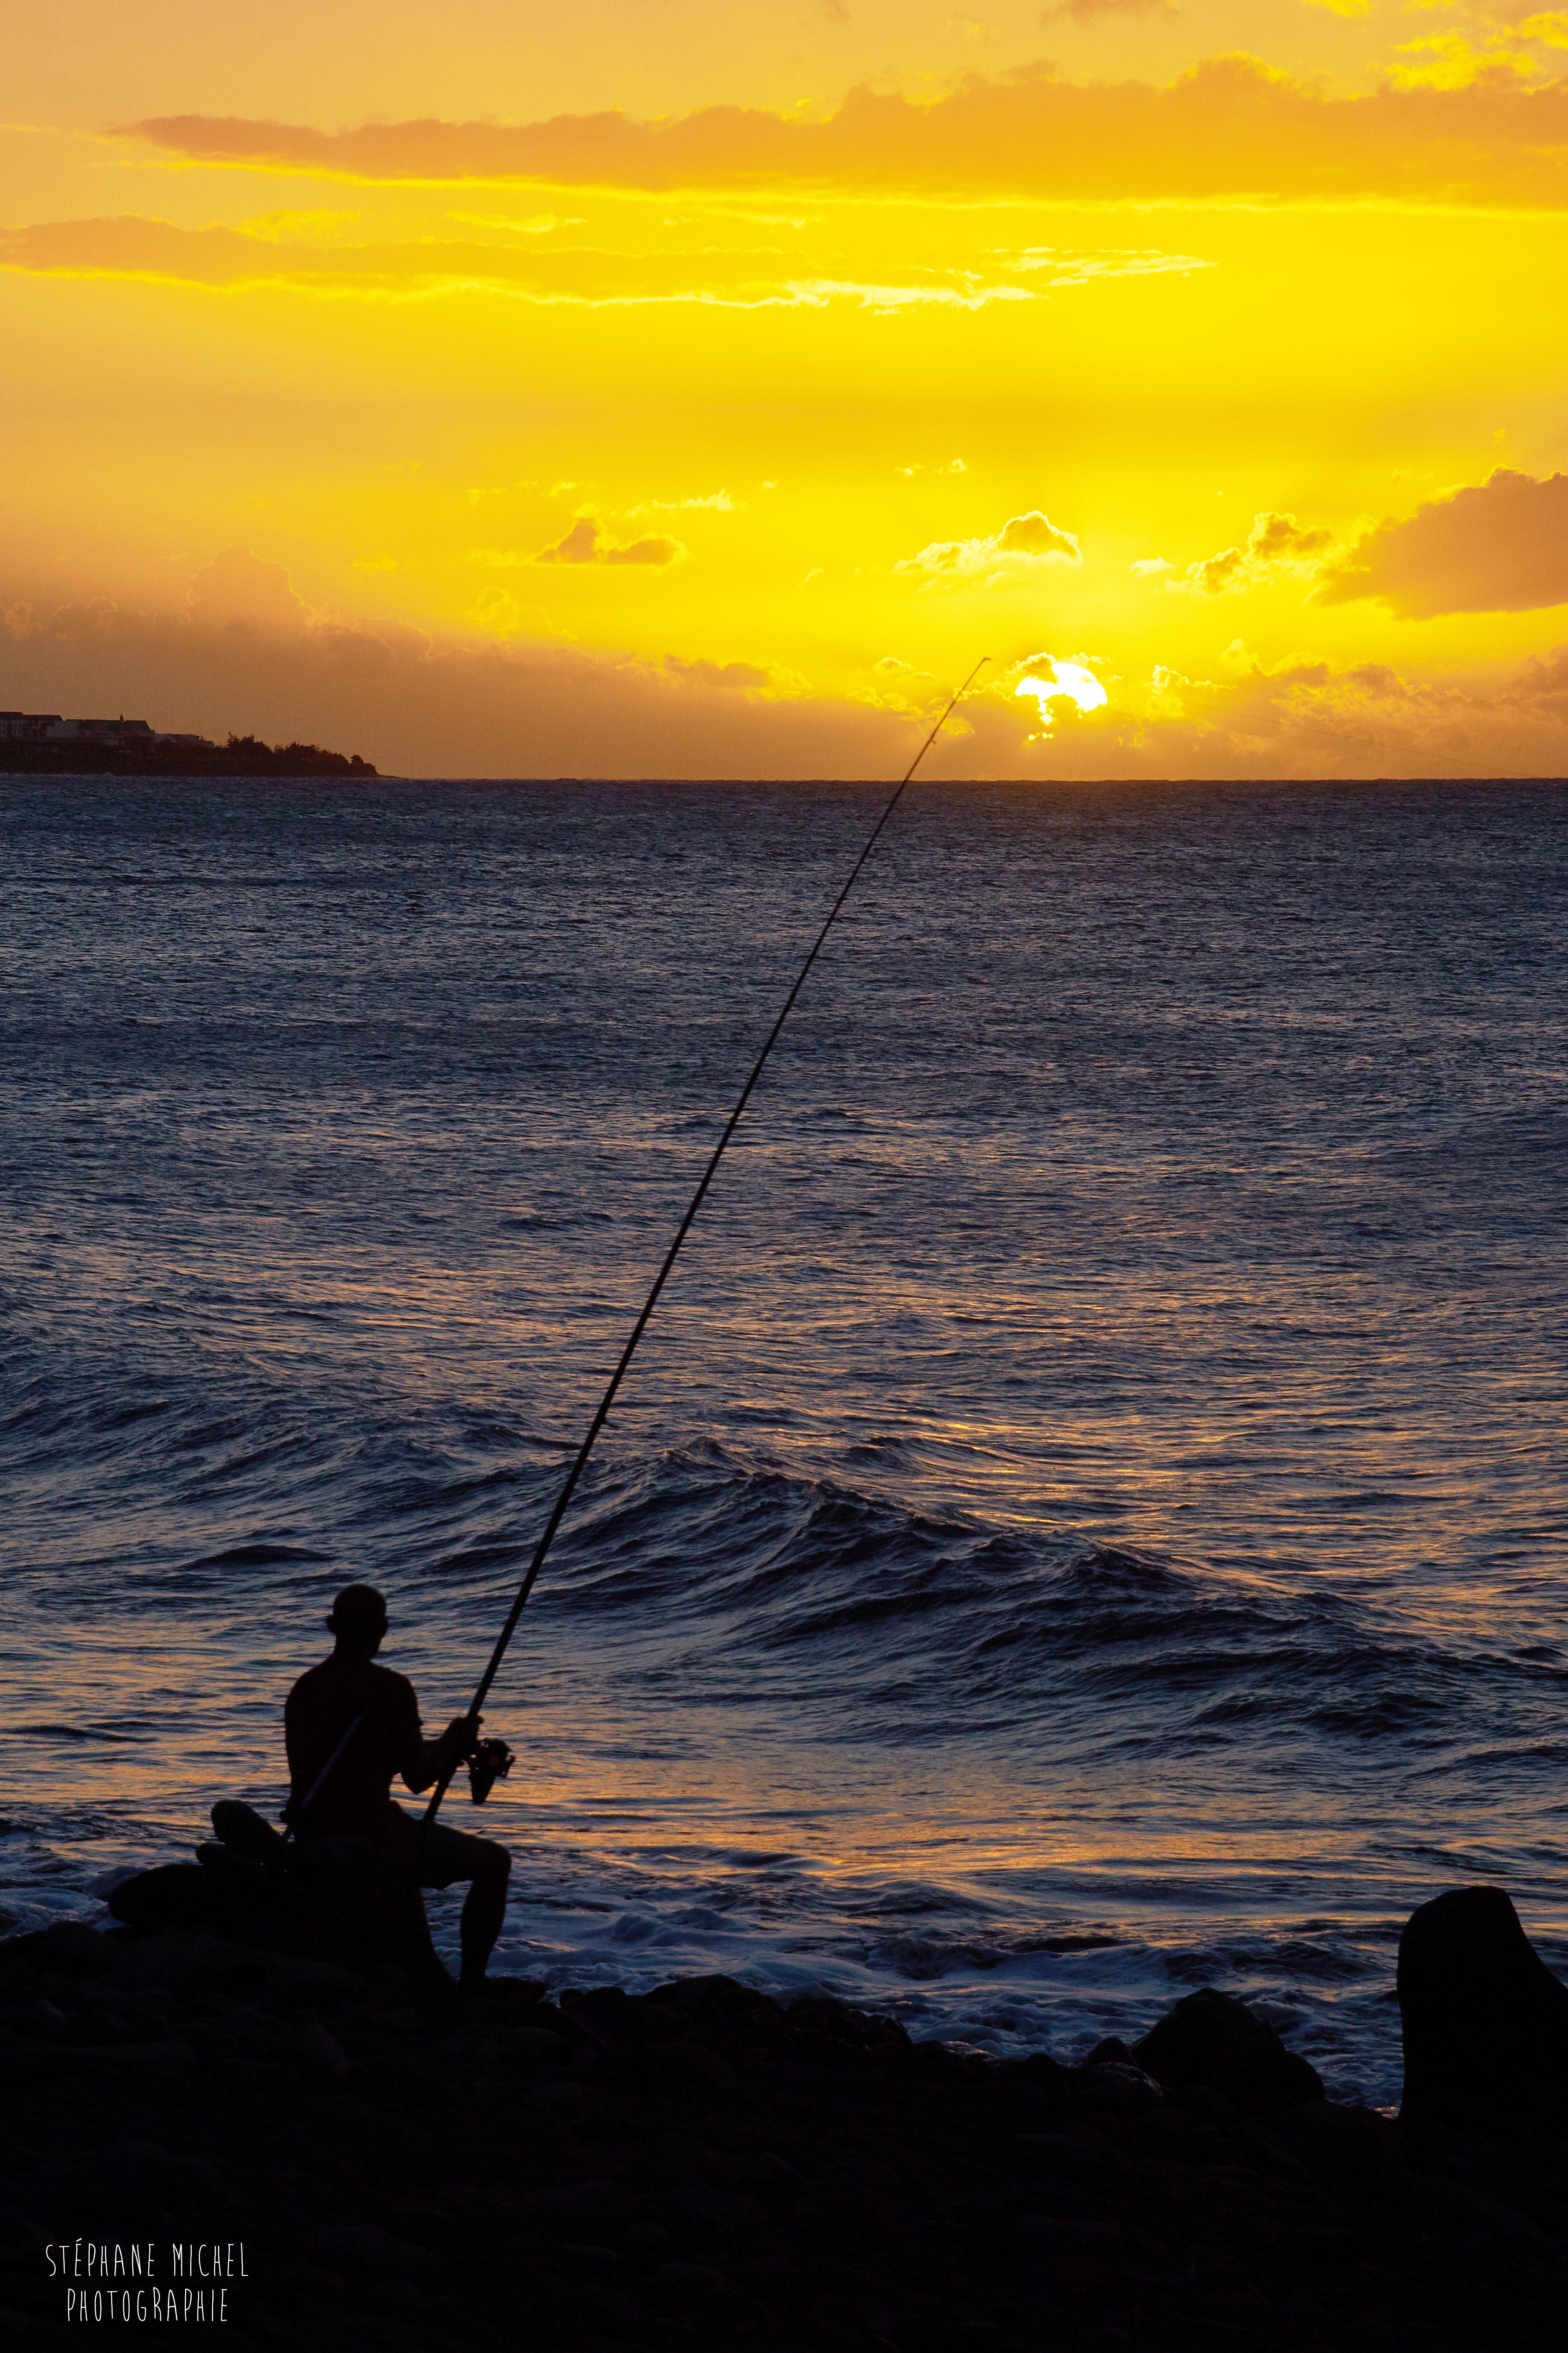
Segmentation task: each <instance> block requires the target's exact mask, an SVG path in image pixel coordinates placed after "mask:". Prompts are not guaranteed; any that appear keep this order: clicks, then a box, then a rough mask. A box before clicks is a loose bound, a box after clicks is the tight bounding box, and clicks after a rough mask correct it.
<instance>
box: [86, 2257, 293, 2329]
mask: <svg viewBox="0 0 1568 2353" xmlns="http://www.w3.org/2000/svg"><path fill="white" fill-rule="evenodd" d="M44 2260H45V2262H46V2263H47V2264H48V2267H49V2276H50V2278H51V2279H58V2280H64V2281H66V2282H67V2283H68V2285H67V2287H66V2318H67V2319H68V2320H121V2321H124V2320H153V2321H162V2322H163V2323H164V2324H165V2326H166V2325H167V2324H168V2323H169V2322H170V2321H191V2322H195V2324H196V2325H198V2326H200V2325H201V2324H202V2323H204V2322H205V2323H206V2324H207V2325H208V2326H209V2327H210V2326H211V2324H212V2323H213V2322H215V2321H216V2322H218V2323H220V2324H221V2323H223V2322H225V2321H226V2320H227V2318H228V2282H229V2281H230V2280H242V2279H248V2278H249V2276H250V2274H249V2272H248V2271H247V2268H246V2262H245V2242H244V2241H243V2240H241V2239H230V2240H228V2241H227V2242H220V2241H216V2240H205V2239H174V2240H163V2241H159V2240H153V2239H133V2240H132V2241H130V2242H129V2243H126V2242H121V2240H119V2239H55V2240H51V2241H50V2242H49V2243H48V2244H47V2246H46V2247H45V2249H44Z"/></svg>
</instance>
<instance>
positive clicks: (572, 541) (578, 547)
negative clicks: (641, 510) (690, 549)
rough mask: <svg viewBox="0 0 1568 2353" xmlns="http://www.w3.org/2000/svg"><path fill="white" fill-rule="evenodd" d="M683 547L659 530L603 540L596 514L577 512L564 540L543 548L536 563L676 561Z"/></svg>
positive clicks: (684, 551) (657, 563) (536, 558)
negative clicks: (644, 536) (641, 536)
mask: <svg viewBox="0 0 1568 2353" xmlns="http://www.w3.org/2000/svg"><path fill="white" fill-rule="evenodd" d="M685 553H686V550H685V548H684V547H682V545H681V543H680V542H679V540H678V539H667V538H665V537H664V535H663V534H662V533H658V534H656V535H655V536H653V537H651V538H648V539H630V540H626V541H623V542H617V541H616V540H613V539H606V538H605V536H604V534H603V526H602V525H601V524H600V522H599V521H598V519H597V517H596V516H595V515H579V516H578V518H577V521H576V522H574V524H573V526H572V528H571V530H570V531H569V532H568V533H566V536H565V538H564V539H558V540H557V541H556V543H555V544H554V546H553V547H545V548H542V549H541V550H540V552H539V554H537V555H536V556H535V557H534V559H533V560H534V562H535V563H536V564H655V565H660V564H679V561H680V559H681V557H682V556H683V555H684V554H685Z"/></svg>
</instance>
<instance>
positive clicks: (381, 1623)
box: [327, 1585, 386, 1659]
mask: <svg viewBox="0 0 1568 2353" xmlns="http://www.w3.org/2000/svg"><path fill="white" fill-rule="evenodd" d="M327 1631H328V1632H329V1633H330V1634H335V1635H336V1636H337V1638H338V1648H339V1650H340V1651H358V1652H359V1653H360V1654H361V1655H362V1656H363V1657H364V1658H367V1659H370V1658H374V1655H375V1653H376V1651H379V1650H380V1648H381V1645H382V1641H383V1639H384V1635H385V1633H386V1602H385V1600H384V1597H383V1596H382V1595H381V1594H379V1593H378V1592H377V1591H376V1589H375V1588H374V1585H345V1586H344V1588H343V1589H342V1592H341V1593H340V1594H339V1596H338V1598H337V1599H336V1600H335V1601H334V1602H333V1604H332V1609H331V1617H330V1618H329V1619H328V1620H327Z"/></svg>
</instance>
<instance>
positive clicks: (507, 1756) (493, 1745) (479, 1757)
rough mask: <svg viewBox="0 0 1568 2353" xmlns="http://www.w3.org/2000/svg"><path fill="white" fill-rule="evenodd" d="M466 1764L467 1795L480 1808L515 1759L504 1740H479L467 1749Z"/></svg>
mask: <svg viewBox="0 0 1568 2353" xmlns="http://www.w3.org/2000/svg"><path fill="white" fill-rule="evenodd" d="M466 1762H467V1764H468V1795H469V1797H470V1798H472V1799H473V1801H474V1803H475V1805H476V1806H482V1805H483V1804H484V1802H485V1799H487V1798H488V1797H489V1793H490V1791H491V1790H492V1789H493V1788H495V1785H496V1783H497V1782H498V1781H504V1780H505V1779H506V1777H507V1775H508V1774H509V1773H510V1771H511V1768H512V1767H513V1766H514V1765H515V1764H516V1763H517V1758H516V1757H514V1756H513V1755H512V1753H511V1750H510V1748H509V1747H508V1746H507V1745H506V1742H505V1741H504V1740H479V1741H476V1742H475V1744H474V1746H473V1747H472V1748H470V1749H469V1751H468V1757H467V1760H466Z"/></svg>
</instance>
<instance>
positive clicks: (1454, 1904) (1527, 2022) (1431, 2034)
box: [1399, 1887, 1568, 2134]
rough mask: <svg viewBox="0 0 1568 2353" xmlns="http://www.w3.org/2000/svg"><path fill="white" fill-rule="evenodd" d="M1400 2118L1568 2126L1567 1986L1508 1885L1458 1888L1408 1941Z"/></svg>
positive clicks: (1412, 1925)
mask: <svg viewBox="0 0 1568 2353" xmlns="http://www.w3.org/2000/svg"><path fill="white" fill-rule="evenodd" d="M1399 2011H1400V2017H1401V2020H1402V2021H1403V2025H1404V2030H1405V2101H1404V2105H1403V2106H1402V2108H1401V2110H1400V2118H1401V2121H1402V2122H1405V2121H1414V2122H1419V2123H1422V2124H1441V2125H1454V2126H1458V2127H1459V2128H1460V2129H1461V2130H1463V2131H1466V2132H1479V2133H1493V2134H1513V2133H1519V2132H1535V2131H1541V2132H1547V2133H1551V2134H1559V2133H1563V2132H1568V1986H1564V1985H1563V1983H1562V1982H1561V1980H1560V1979H1559V1978H1554V1977H1553V1976H1552V1971H1551V1970H1550V1969H1549V1968H1547V1966H1546V1964H1545V1962H1544V1961H1543V1960H1542V1958H1541V1956H1540V1955H1539V1953H1537V1951H1536V1950H1535V1947H1534V1946H1533V1945H1532V1944H1531V1941H1530V1939H1529V1937H1528V1936H1526V1935H1525V1933H1524V1930H1523V1928H1522V1927H1521V1926H1520V1919H1519V1915H1518V1913H1517V1912H1516V1911H1515V1910H1514V1908H1513V1905H1511V1903H1510V1901H1509V1899H1508V1897H1507V1895H1505V1894H1504V1893H1503V1891H1502V1889H1501V1888H1500V1887H1455V1888H1451V1889H1450V1890H1449V1891H1448V1893H1447V1894H1445V1895H1436V1896H1434V1897H1433V1899H1432V1901H1431V1903H1430V1904H1423V1905H1421V1906H1420V1908H1419V1910H1418V1911H1415V1912H1413V1913H1412V1914H1411V1915H1410V1917H1409V1919H1408V1920H1407V1921H1406V1923H1405V1933H1404V1935H1403V1936H1401V1937H1400V1939H1399Z"/></svg>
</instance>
